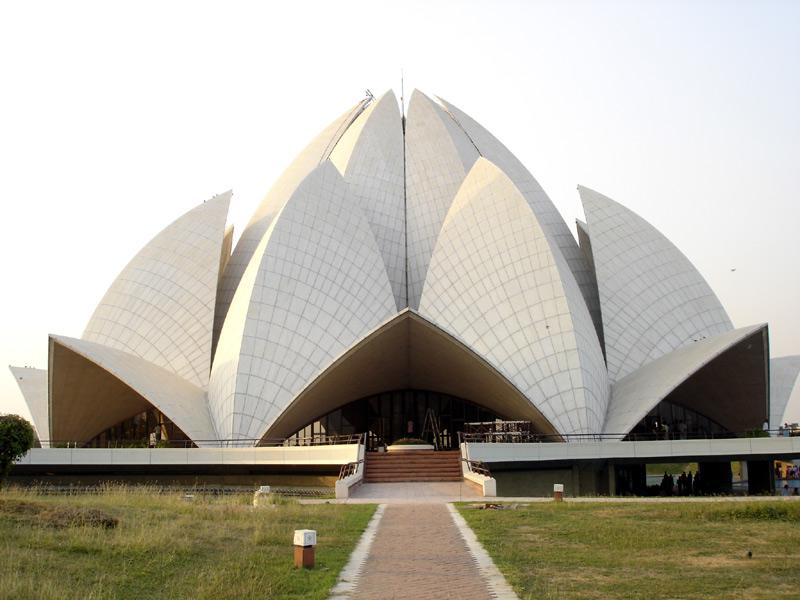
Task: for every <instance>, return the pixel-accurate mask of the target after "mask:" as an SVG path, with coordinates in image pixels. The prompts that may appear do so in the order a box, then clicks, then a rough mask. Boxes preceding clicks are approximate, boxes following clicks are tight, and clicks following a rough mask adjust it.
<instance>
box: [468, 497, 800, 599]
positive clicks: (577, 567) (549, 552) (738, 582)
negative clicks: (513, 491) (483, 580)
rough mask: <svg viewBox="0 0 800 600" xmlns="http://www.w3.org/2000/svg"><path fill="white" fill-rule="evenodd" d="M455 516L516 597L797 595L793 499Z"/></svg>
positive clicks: (540, 507) (799, 525) (798, 554)
mask: <svg viewBox="0 0 800 600" xmlns="http://www.w3.org/2000/svg"><path fill="white" fill-rule="evenodd" d="M459 510H460V511H461V514H462V515H464V518H465V519H466V520H467V522H468V523H469V525H470V527H472V529H473V530H474V531H475V533H476V534H477V536H478V539H479V540H480V541H481V543H482V544H483V545H484V547H485V548H486V550H487V551H488V552H489V554H490V555H491V556H492V558H493V559H494V561H495V563H496V564H497V566H498V568H499V569H500V570H501V571H502V572H503V574H504V575H505V576H506V578H507V579H508V581H509V583H510V584H511V585H512V586H513V587H514V589H515V590H516V592H517V594H518V595H519V596H520V598H523V599H533V598H537V599H539V598H570V599H573V598H575V599H598V598H648V599H650V598H654V599H657V598H742V599H744V598H747V599H751V598H754V599H757V598H771V599H772V598H797V594H798V592H797V585H796V583H795V575H796V565H797V564H798V561H800V546H799V545H798V544H797V540H798V539H800V503H795V502H748V503H741V502H725V501H720V502H713V503H675V504H672V503H670V504H667V503H664V504H656V503H653V504H646V503H641V504H638V503H624V504H623V503H619V504H607V503H602V504H601V503H597V504H590V503H580V504H579V503H561V504H556V503H547V504H531V505H527V506H523V507H518V508H517V509H515V510H500V511H492V510H475V509H472V508H470V507H469V505H462V506H459ZM748 552H750V553H751V554H752V557H748Z"/></svg>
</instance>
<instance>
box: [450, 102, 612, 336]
mask: <svg viewBox="0 0 800 600" xmlns="http://www.w3.org/2000/svg"><path fill="white" fill-rule="evenodd" d="M439 100H440V102H441V103H442V104H443V105H444V107H445V108H446V109H447V110H448V112H449V113H450V114H451V115H452V117H453V118H454V119H455V120H456V122H458V124H459V125H460V126H461V127H462V128H463V129H464V131H465V132H466V134H467V135H468V136H469V138H470V140H472V142H473V143H474V144H475V146H476V147H477V149H478V151H479V152H480V153H481V156H483V157H485V158H487V159H489V160H490V161H492V162H493V163H494V164H496V165H497V166H498V167H499V168H500V169H502V170H503V172H505V174H506V175H507V176H508V178H509V179H511V181H512V182H513V183H514V185H515V186H516V187H517V189H518V190H519V191H520V192H521V193H522V195H523V196H524V198H525V200H526V202H527V203H528V204H529V205H530V207H531V210H533V212H534V213H535V214H536V219H537V220H538V221H539V223H540V224H541V226H542V229H543V230H544V232H545V233H546V234H547V236H548V237H550V238H551V239H552V241H553V244H554V245H555V247H557V248H558V250H559V251H560V252H561V254H562V255H563V256H564V258H565V259H566V261H567V264H568V265H569V268H570V271H571V272H572V275H573V277H574V278H575V281H576V282H577V283H578V286H579V287H580V290H581V293H582V294H583V298H584V301H585V302H586V306H587V307H588V308H589V314H591V315H592V319H593V321H594V323H595V329H596V330H597V332H598V337H600V336H601V334H600V302H599V300H598V298H597V290H596V289H595V287H594V286H593V285H592V276H591V269H590V267H589V265H588V263H587V262H586V259H585V256H584V254H583V253H582V252H581V249H580V248H579V247H578V244H577V243H576V242H575V238H574V237H573V236H572V233H571V232H570V230H569V228H568V227H567V224H566V223H565V222H564V219H563V218H562V217H561V214H559V212H558V209H556V207H555V205H554V204H553V202H552V201H551V200H550V198H548V197H547V194H546V193H545V191H544V190H543V189H542V186H540V185H539V182H538V181H536V179H534V177H533V175H531V174H530V172H529V171H528V169H526V168H525V165H523V164H522V162H520V160H519V159H518V158H517V157H516V156H514V155H513V154H512V153H511V152H510V151H509V150H508V148H506V147H505V146H504V145H503V144H502V142H500V140H498V139H497V138H496V137H494V136H493V135H492V134H491V133H489V131H487V130H486V129H485V128H484V127H483V126H482V125H481V124H480V123H478V122H477V121H475V120H474V119H473V118H472V117H470V116H469V115H468V114H466V113H465V112H463V111H461V110H459V109H458V108H457V107H456V106H454V105H453V104H451V103H449V102H447V101H445V100H442V99H441V98H439Z"/></svg>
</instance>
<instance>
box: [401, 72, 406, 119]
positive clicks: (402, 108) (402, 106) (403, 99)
mask: <svg viewBox="0 0 800 600" xmlns="http://www.w3.org/2000/svg"><path fill="white" fill-rule="evenodd" d="M400 109H401V112H402V113H403V131H405V128H406V126H405V125H406V99H405V94H404V88H403V69H400Z"/></svg>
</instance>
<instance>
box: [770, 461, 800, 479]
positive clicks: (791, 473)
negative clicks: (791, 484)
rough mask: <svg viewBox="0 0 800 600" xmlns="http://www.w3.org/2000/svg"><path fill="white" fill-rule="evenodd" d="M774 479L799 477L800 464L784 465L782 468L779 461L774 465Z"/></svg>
mask: <svg viewBox="0 0 800 600" xmlns="http://www.w3.org/2000/svg"><path fill="white" fill-rule="evenodd" d="M775 478H776V479H800V466H798V465H786V467H785V468H784V467H783V466H781V464H780V463H778V464H776V465H775Z"/></svg>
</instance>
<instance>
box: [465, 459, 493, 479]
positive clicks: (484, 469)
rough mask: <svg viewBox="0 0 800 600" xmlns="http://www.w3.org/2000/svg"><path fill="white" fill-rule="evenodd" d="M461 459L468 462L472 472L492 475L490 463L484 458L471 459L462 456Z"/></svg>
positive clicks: (485, 475) (487, 475) (486, 475)
mask: <svg viewBox="0 0 800 600" xmlns="http://www.w3.org/2000/svg"><path fill="white" fill-rule="evenodd" d="M461 460H462V461H463V462H465V463H467V468H468V469H469V470H470V471H471V472H472V473H477V474H478V475H483V476H484V477H491V476H492V473H491V471H489V465H487V464H486V463H485V462H483V461H482V460H471V459H469V458H462V459H461Z"/></svg>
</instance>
